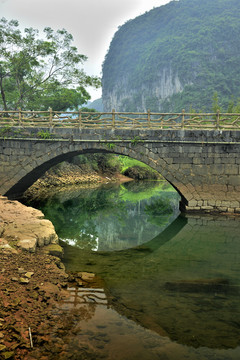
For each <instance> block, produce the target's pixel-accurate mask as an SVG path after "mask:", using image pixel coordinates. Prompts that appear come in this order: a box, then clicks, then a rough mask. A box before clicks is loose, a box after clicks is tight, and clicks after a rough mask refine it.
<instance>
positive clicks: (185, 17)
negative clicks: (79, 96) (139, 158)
mask: <svg viewBox="0 0 240 360" xmlns="http://www.w3.org/2000/svg"><path fill="white" fill-rule="evenodd" d="M239 12H240V1H239V0H221V1H219V0H201V1H199V0H179V1H171V2H170V3H168V4H166V5H164V6H160V7H158V8H154V9H153V10H151V11H149V12H147V13H145V14H143V15H141V16H139V17H137V18H135V19H133V20H129V21H128V22H126V23H125V24H124V25H123V26H121V27H120V28H119V30H118V31H117V32H116V33H115V35H114V37H113V39H112V42H111V44H110V47H109V50H108V53H107V55H106V57H105V61H104V63H103V76H102V84H103V106H104V110H105V111H111V110H112V109H115V110H119V111H146V110H147V109H151V110H152V111H163V112H164V111H181V110H182V109H183V108H185V109H186V110H188V109H189V108H196V109H201V110H203V109H204V108H205V110H211V106H212V98H213V94H214V93H215V92H218V95H219V98H221V99H222V104H221V105H225V106H226V107H227V105H228V102H229V101H230V99H231V97H232V96H234V97H235V98H236V99H237V97H239V96H240V79H239V75H238V64H239V63H240V37H239V35H238V34H239V33H240V22H239V20H238V18H237V16H236V14H237V13H239ZM237 49H238V50H237Z"/></svg>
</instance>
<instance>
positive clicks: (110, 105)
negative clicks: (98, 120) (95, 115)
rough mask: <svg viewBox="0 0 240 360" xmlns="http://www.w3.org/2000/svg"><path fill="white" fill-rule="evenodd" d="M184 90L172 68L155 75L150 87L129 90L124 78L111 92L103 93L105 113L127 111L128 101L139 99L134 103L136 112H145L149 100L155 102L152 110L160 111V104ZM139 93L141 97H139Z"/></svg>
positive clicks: (161, 108)
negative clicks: (113, 110)
mask: <svg viewBox="0 0 240 360" xmlns="http://www.w3.org/2000/svg"><path fill="white" fill-rule="evenodd" d="M183 89H184V84H183V83H181V81H180V79H179V77H178V74H174V73H173V71H172V68H171V67H169V68H167V67H166V68H163V69H161V70H160V71H159V73H157V74H156V79H155V81H154V82H152V84H151V86H147V85H145V84H142V86H141V88H140V89H139V88H138V89H134V88H131V84H130V81H128V78H127V77H124V78H123V79H121V80H120V81H119V82H117V83H116V84H115V86H114V87H113V89H112V91H111V92H108V91H106V92H104V95H103V104H104V110H105V111H112V109H115V110H116V111H128V110H130V109H129V102H130V101H129V100H130V99H134V98H139V101H138V102H137V103H136V105H135V107H136V111H144V112H146V111H147V110H148V108H149V106H150V105H151V104H149V100H148V99H149V98H152V99H154V100H155V104H154V105H155V106H154V108H155V109H156V110H158V111H162V110H163V107H162V102H163V101H164V100H166V99H169V98H170V97H171V96H172V95H174V94H177V93H180V92H181V91H182V90H183ZM139 91H140V93H141V96H139Z"/></svg>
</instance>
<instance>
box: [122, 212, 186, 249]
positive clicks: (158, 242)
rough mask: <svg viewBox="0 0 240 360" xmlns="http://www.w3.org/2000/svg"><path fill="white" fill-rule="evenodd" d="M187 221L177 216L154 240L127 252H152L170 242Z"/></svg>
mask: <svg viewBox="0 0 240 360" xmlns="http://www.w3.org/2000/svg"><path fill="white" fill-rule="evenodd" d="M187 222H188V220H187V218H186V217H184V216H182V215H179V216H178V217H177V218H176V219H175V220H174V221H173V222H172V223H171V224H170V225H169V226H168V227H167V228H166V229H165V230H163V231H162V232H161V233H160V234H158V235H157V236H156V237H155V238H154V239H152V240H150V241H148V242H147V243H144V244H142V245H139V246H137V247H135V248H131V249H129V251H146V252H153V251H155V250H157V249H158V248H159V247H160V246H162V245H164V244H165V243H166V242H168V241H170V240H171V239H172V238H173V237H174V236H176V235H177V234H178V233H179V232H180V231H181V230H182V229H183V228H184V226H185V225H186V224H187Z"/></svg>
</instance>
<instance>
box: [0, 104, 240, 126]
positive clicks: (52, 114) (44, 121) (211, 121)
mask: <svg viewBox="0 0 240 360" xmlns="http://www.w3.org/2000/svg"><path fill="white" fill-rule="evenodd" d="M0 126H7V127H9V126H20V127H29V126H30V127H33V126H37V127H50V128H52V127H73V126H74V127H78V128H81V129H84V128H105V129H107V128H112V129H115V128H124V129H143V128H148V129H217V130H231V129H232V130H240V114H239V113H236V114H233V113H220V111H217V113H187V112H185V110H182V112H181V113H155V112H151V111H150V110H148V111H147V112H146V113H141V112H137V113H136V112H116V111H115V110H114V109H113V110H112V112H83V111H81V110H79V111H66V112H61V111H54V110H52V109H51V108H50V109H49V110H48V111H23V110H21V109H18V110H14V111H10V110H9V111H0Z"/></svg>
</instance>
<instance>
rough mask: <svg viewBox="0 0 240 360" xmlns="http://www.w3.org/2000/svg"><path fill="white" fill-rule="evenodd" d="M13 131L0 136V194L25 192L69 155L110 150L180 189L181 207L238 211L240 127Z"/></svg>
mask: <svg viewBox="0 0 240 360" xmlns="http://www.w3.org/2000/svg"><path fill="white" fill-rule="evenodd" d="M14 129H15V130H14ZM39 130H41V131H42V133H41V132H40V134H42V136H41V137H39ZM11 131H12V133H14V134H15V135H14V136H10V135H9V134H8V135H7V136H5V137H3V138H2V139H0V161H1V162H0V194H2V195H6V196H11V197H14V196H16V195H18V194H20V193H22V192H24V191H25V190H26V189H27V188H28V187H29V186H30V185H32V184H33V183H34V182H35V181H36V180H37V179H38V178H39V177H40V176H41V175H43V174H44V172H45V171H46V170H48V169H49V168H50V167H51V166H53V165H55V164H57V163H59V162H61V161H64V160H66V159H68V158H70V157H72V156H75V155H78V154H84V153H89V152H111V153H116V154H121V155H127V156H130V157H132V158H134V159H137V160H140V161H142V162H144V163H146V164H148V165H150V166H151V167H152V168H153V169H155V170H157V171H158V172H159V173H161V174H162V175H163V176H164V178H165V179H166V180H167V181H169V182H170V183H171V184H172V185H173V186H174V188H175V189H176V190H177V191H178V192H179V194H180V195H181V203H180V206H181V209H185V210H197V211H206V212H209V211H220V212H236V213H240V131H227V130H224V131H221V130H181V129H169V130H167V129H156V130H148V129H142V130H140V129H139V130H137V129H135V130H134V129H132V130H130V129H117V128H116V129H112V128H111V129H109V128H108V129H101V128H99V129H81V128H73V127H72V128H70V127H69V128H68V127H65V128H64V127H62V128H61V127H59V128H58V127H56V128H50V127H49V128H46V127H45V128H44V130H43V129H39V128H33V127H32V128H31V127H29V128H28V130H27V132H26V131H25V133H24V132H23V133H22V134H21V136H19V135H18V134H17V131H18V127H15V128H14V127H13V128H12V129H11ZM37 134H38V136H37Z"/></svg>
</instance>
